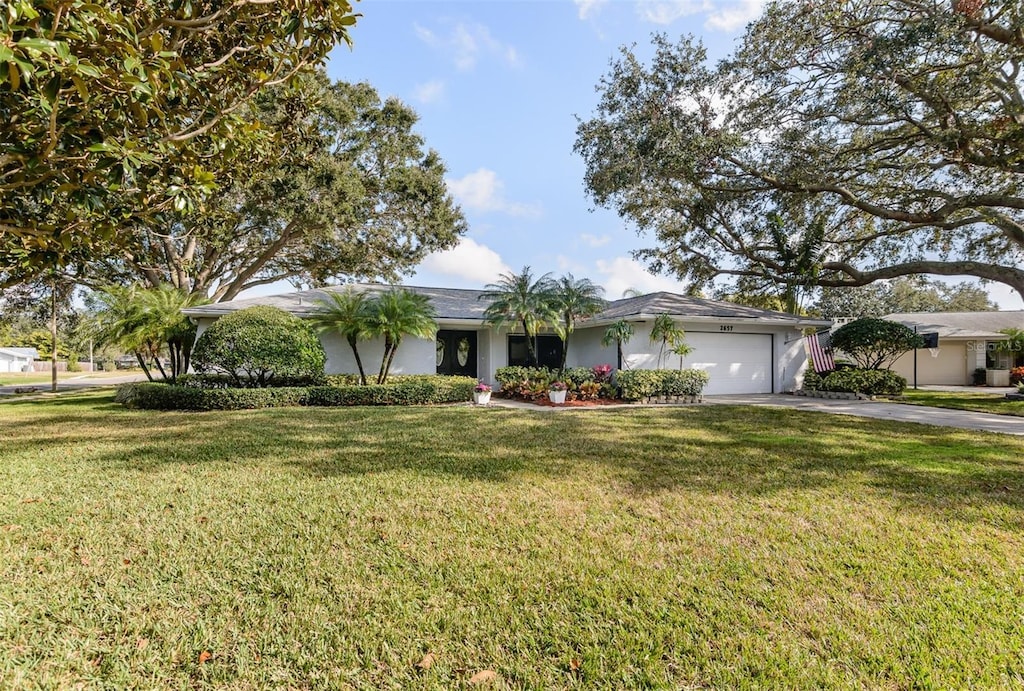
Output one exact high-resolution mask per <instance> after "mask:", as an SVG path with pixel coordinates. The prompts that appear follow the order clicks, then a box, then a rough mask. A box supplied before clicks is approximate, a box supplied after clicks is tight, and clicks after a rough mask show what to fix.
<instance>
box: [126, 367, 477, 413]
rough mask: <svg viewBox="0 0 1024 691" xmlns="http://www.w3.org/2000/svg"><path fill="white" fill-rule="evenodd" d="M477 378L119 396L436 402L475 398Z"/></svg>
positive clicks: (158, 388) (198, 405)
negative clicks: (381, 384)
mask: <svg viewBox="0 0 1024 691" xmlns="http://www.w3.org/2000/svg"><path fill="white" fill-rule="evenodd" d="M476 383H477V382H476V379H473V378H471V377H441V376H436V375H424V376H422V377H406V378H402V379H400V380H398V381H395V382H394V383H392V384H385V385H383V386H377V385H371V386H307V387H271V388H262V389H237V388H201V387H199V386H194V385H189V386H179V385H172V384H160V383H148V382H147V383H142V384H124V385H123V386H121V387H120V388H119V389H118V392H117V396H116V397H115V400H116V401H117V402H118V403H123V404H124V405H125V406H127V407H130V408H142V409H146V410H245V409H254V408H278V407H283V406H353V405H430V404H439V403H460V402H463V401H469V400H472V398H473V387H474V386H476Z"/></svg>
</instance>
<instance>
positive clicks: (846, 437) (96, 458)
mask: <svg viewBox="0 0 1024 691" xmlns="http://www.w3.org/2000/svg"><path fill="white" fill-rule="evenodd" d="M76 399H77V400H76ZM76 404H77V406H78V408H79V410H78V412H77V413H76V414H69V413H70V412H71V411H72V409H73V406H74V405H76ZM47 411H49V412H47ZM0 435H2V436H3V438H5V439H6V440H7V441H6V442H5V443H4V445H3V450H4V453H5V454H11V455H14V454H18V453H32V454H34V455H35V454H43V455H44V457H45V455H46V454H48V453H49V454H55V455H56V454H61V455H63V456H67V455H68V454H69V453H70V454H72V455H73V456H74V457H75V458H77V459H78V460H79V462H94V463H97V464H98V465H102V466H104V470H114V471H119V470H120V471H134V472H160V471H162V470H163V469H165V468H167V467H169V466H171V465H175V466H179V467H180V466H182V465H184V466H194V465H199V464H209V463H228V464H241V465H254V466H267V465H271V464H277V465H280V466H281V467H283V468H285V469H287V470H288V471H289V472H293V473H297V474H300V475H305V476H312V477H320V478H329V477H339V476H358V475H366V474H373V473H408V472H412V473H420V474H429V475H435V476H449V477H452V478H460V479H466V480H474V481H486V482H511V481H514V480H516V479H517V478H520V477H525V476H529V475H540V476H545V477H566V476H572V475H574V474H575V475H580V476H581V477H588V476H592V477H593V478H595V480H594V481H601V480H602V479H607V478H611V479H612V481H613V482H615V483H619V484H621V485H622V487H623V488H624V491H627V492H631V493H641V494H643V493H652V494H653V493H659V492H666V491H671V490H673V489H676V488H684V489H688V490H692V491H701V492H709V493H729V494H747V495H752V496H759V495H765V494H770V493H773V492H782V491H791V490H800V489H814V488H822V487H824V488H828V487H841V488H846V487H848V488H849V491H865V490H866V489H867V490H871V489H874V490H877V491H880V492H882V493H884V494H885V495H887V496H890V497H893V498H895V499H896V500H898V501H900V502H904V503H906V504H908V505H910V506H914V507H918V508H921V509H925V510H931V511H941V512H943V513H944V514H948V515H950V516H953V517H958V518H963V517H964V515H965V514H962V512H960V509H961V508H963V507H965V506H973V507H976V508H977V507H984V506H986V505H993V506H1005V507H1010V508H1013V509H1022V508H1024V491H1022V490H1024V474H1022V471H1024V462H1022V461H1021V460H1019V459H1021V458H1022V457H1024V441H1021V440H1016V439H1012V438H1009V437H1007V438H1002V437H997V436H994V435H983V434H974V433H968V432H963V431H959V430H952V429H945V428H938V427H930V426H926V425H910V424H902V423H890V422H883V421H878V420H866V419H861V418H854V417H846V416H833V415H826V414H820V413H812V412H806V411H795V410H786V409H777V408H762V407H758V408H753V407H743V406H706V407H705V406H699V407H693V408H670V409H651V408H643V409H634V410H602V411H586V412H582V413H568V414H567V413H559V414H543V413H532V412H523V411H513V410H507V409H483V410H482V409H477V408H470V407H461V406H455V407H438V408H350V409H311V408H283V409H274V410H263V411H235V412H221V413H148V412H141V411H125V410H123V409H121V408H120V407H119V406H116V405H114V404H112V403H110V402H109V398H106V399H105V398H103V397H100V396H95V395H94V396H92V397H76V398H72V397H69V398H68V399H66V400H60V399H57V400H53V401H48V402H47V404H46V406H45V407H38V408H30V407H28V406H27V405H26V406H25V408H24V409H23V410H22V411H21V414H20V415H16V416H14V417H13V418H12V419H3V418H0ZM58 447H62V448H60V450H59V451H58ZM1022 515H1024V514H1022Z"/></svg>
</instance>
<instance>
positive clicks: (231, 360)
mask: <svg viewBox="0 0 1024 691" xmlns="http://www.w3.org/2000/svg"><path fill="white" fill-rule="evenodd" d="M325 360H326V356H325V355H324V349H323V346H322V345H321V344H320V339H319V338H317V336H316V334H315V333H313V330H312V329H311V328H310V327H309V325H308V324H306V323H305V322H304V321H303V320H301V319H299V318H298V317H296V316H293V315H291V314H288V313H287V312H285V311H284V310H281V309H278V308H276V307H269V306H258V307H249V308H247V309H244V310H240V311H238V312H233V313H232V314H228V315H225V316H223V317H221V318H220V319H218V320H217V321H215V322H214V323H213V324H211V325H210V327H209V328H207V329H206V331H204V332H203V334H202V335H201V336H200V337H199V340H198V341H197V342H196V346H195V350H194V352H193V363H194V365H195V369H196V371H198V372H201V373H205V372H220V373H223V374H227V375H228V376H230V377H231V378H232V380H233V381H234V382H235V386H238V387H244V386H252V387H265V386H271V385H272V384H273V383H274V381H275V380H276V378H278V377H318V376H322V375H323V372H324V362H325Z"/></svg>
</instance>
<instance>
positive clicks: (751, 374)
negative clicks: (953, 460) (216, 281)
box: [184, 284, 831, 394]
mask: <svg viewBox="0 0 1024 691" xmlns="http://www.w3.org/2000/svg"><path fill="white" fill-rule="evenodd" d="M351 287H352V288H354V289H355V290H361V291H366V292H370V293H376V292H381V291H384V290H388V289H389V288H391V286H385V285H377V284H362V285H355V286H351ZM345 289H346V287H331V288H324V289H322V290H310V291H303V292H296V293H289V294H285V295H275V296H269V297H259V298H249V299H243V300H233V301H231V302H221V303H217V304H214V305H203V306H200V307H192V308H189V309H186V310H184V313H185V314H186V315H188V316H189V317H191V318H192V319H193V320H194V321H195V322H196V324H197V325H198V333H199V334H202V332H203V331H204V330H205V329H206V328H207V327H208V326H209V325H210V324H212V323H213V322H214V321H215V320H216V319H218V318H219V317H221V316H223V315H225V314H229V313H231V312H235V311H237V310H241V309H244V308H246V307H252V306H254V305H272V306H274V307H279V308H281V309H283V310H286V311H287V312H290V313H292V314H295V315H297V316H299V317H309V316H310V315H311V314H312V313H313V311H314V310H315V309H316V306H317V300H319V299H322V298H323V297H324V296H325V293H326V292H329V291H337V290H345ZM407 289H408V290H411V291H413V292H416V293H419V294H422V295H426V296H427V297H429V298H430V301H431V304H432V305H433V306H434V309H435V311H436V313H437V323H438V326H439V330H438V332H437V338H436V339H435V341H434V342H431V341H429V340H424V339H407V340H406V341H404V342H403V343H402V347H401V349H400V350H399V352H398V355H397V357H396V359H395V363H394V366H393V368H392V371H394V372H396V373H405V374H427V373H429V374H434V373H436V374H462V375H467V376H470V377H477V378H480V379H483V380H485V381H487V382H494V373H495V371H496V370H497V369H498V368H500V367H504V366H506V365H522V364H526V358H527V344H526V336H525V335H524V334H523V333H522V332H521V331H519V332H518V333H517V331H516V330H515V329H511V330H510V329H508V328H501V329H495V328H493V327H492V326H490V325H488V324H486V323H485V322H484V310H485V309H486V308H487V306H488V302H487V301H486V300H484V299H482V298H481V296H482V294H483V291H479V290H461V289H453V288H416V287H407ZM660 314H668V315H670V316H671V317H672V318H673V319H674V320H675V321H676V323H677V326H679V327H681V328H683V329H685V331H686V341H687V343H688V344H689V345H690V346H691V347H693V352H692V353H691V354H690V355H687V356H686V357H685V358H684V359H683V361H682V366H683V367H685V368H693V369H701V370H705V371H707V372H708V374H709V375H710V377H711V380H710V383H709V384H708V387H707V389H706V391H705V392H706V393H709V394H727V393H741V394H742V393H773V392H782V391H791V390H794V389H796V388H798V387H799V386H800V383H801V380H802V376H803V371H804V368H805V367H806V355H805V353H804V346H803V340H802V333H801V329H804V328H808V327H827V326H829V325H830V324H831V322H830V321H825V320H820V319H809V318H806V317H801V316H798V315H793V314H785V313H783V312H769V311H766V310H760V309H755V308H753V307H745V306H743V305H737V304H734V303H731V302H722V301H718V300H704V299H700V298H693V297H688V296H685V295H676V294H673V293H652V294H650V295H641V296H639V297H633V298H626V299H622V300H613V301H611V302H609V303H608V305H607V307H606V309H605V310H604V311H603V312H601V313H600V314H598V315H596V316H594V317H592V318H591V319H588V320H586V321H585V322H583V323H581V324H579V325H577V327H576V331H575V333H573V334H572V335H571V336H570V338H569V353H568V362H567V364H568V366H570V367H577V366H582V367H593V366H594V365H599V364H606V363H607V364H611V365H613V366H615V365H617V364H618V363H616V359H617V350H616V347H615V345H614V344H612V345H610V346H603V345H601V337H602V336H603V334H604V332H605V330H606V329H607V328H608V326H609V325H610V324H612V323H614V322H616V321H619V320H625V321H628V322H630V323H631V324H632V325H633V329H634V335H633V337H632V338H631V339H630V341H629V342H628V343H627V344H626V345H625V347H624V355H625V362H624V363H622V366H624V367H628V368H633V369H653V368H656V367H658V365H659V363H658V345H657V344H652V343H651V340H650V333H651V327H652V323H653V321H654V318H655V317H657V316H658V315H660ZM321 340H322V342H323V344H324V350H325V351H326V352H327V371H328V372H329V373H342V372H354V371H355V369H356V365H355V361H354V359H353V357H352V353H351V351H350V349H349V347H348V344H347V343H346V342H345V340H344V339H342V338H341V337H339V336H338V335H337V334H330V333H326V334H324V335H323V336H322V337H321ZM536 350H537V353H538V357H539V360H540V364H542V365H546V366H549V367H557V366H558V365H559V363H560V361H561V356H562V343H561V341H560V340H559V338H558V336H557V335H555V333H553V332H552V331H550V330H547V331H543V332H541V333H540V334H539V335H538V336H537V337H536ZM382 351H383V346H382V344H381V343H380V341H368V342H367V343H365V344H363V345H361V346H360V355H361V356H362V360H363V363H364V364H365V365H368V369H370V370H372V369H374V368H375V367H376V363H379V362H380V358H381V353H382ZM375 361H376V362H375ZM662 366H663V367H667V368H676V367H679V366H680V362H679V357H678V356H676V355H668V356H667V357H666V358H665V360H664V362H663V363H662Z"/></svg>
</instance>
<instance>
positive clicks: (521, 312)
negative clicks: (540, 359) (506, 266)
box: [480, 266, 559, 367]
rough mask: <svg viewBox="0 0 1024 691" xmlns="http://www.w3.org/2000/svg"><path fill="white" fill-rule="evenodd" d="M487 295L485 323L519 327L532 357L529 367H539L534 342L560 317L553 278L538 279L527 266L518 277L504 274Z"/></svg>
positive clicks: (529, 355)
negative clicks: (538, 334)
mask: <svg viewBox="0 0 1024 691" xmlns="http://www.w3.org/2000/svg"><path fill="white" fill-rule="evenodd" d="M485 288H486V292H484V293H483V294H481V296H480V299H481V300H488V301H490V304H489V305H488V306H487V309H486V310H485V311H484V319H485V320H486V321H487V323H488V324H492V325H494V326H495V327H498V328H500V327H502V326H504V325H506V324H509V323H512V324H518V325H520V326H522V327H523V333H524V334H526V349H527V354H528V357H529V363H528V365H529V366H531V367H533V366H536V364H537V350H536V348H535V347H534V343H533V338H534V337H535V336H536V335H537V332H538V331H539V330H540V329H541V327H543V326H544V324H547V323H555V322H557V320H558V318H559V317H558V314H557V313H556V312H555V309H554V307H553V305H554V300H553V298H552V295H553V294H554V290H555V288H554V282H553V280H552V279H551V274H544V275H543V276H540V277H538V278H536V279H534V277H533V274H532V273H531V271H530V267H529V266H524V267H523V270H522V271H520V272H519V273H518V274H516V273H511V272H510V273H504V274H501V276H500V277H499V280H498V282H497V283H491V284H488V285H487V286H485Z"/></svg>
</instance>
